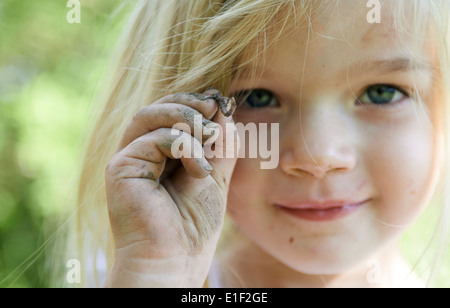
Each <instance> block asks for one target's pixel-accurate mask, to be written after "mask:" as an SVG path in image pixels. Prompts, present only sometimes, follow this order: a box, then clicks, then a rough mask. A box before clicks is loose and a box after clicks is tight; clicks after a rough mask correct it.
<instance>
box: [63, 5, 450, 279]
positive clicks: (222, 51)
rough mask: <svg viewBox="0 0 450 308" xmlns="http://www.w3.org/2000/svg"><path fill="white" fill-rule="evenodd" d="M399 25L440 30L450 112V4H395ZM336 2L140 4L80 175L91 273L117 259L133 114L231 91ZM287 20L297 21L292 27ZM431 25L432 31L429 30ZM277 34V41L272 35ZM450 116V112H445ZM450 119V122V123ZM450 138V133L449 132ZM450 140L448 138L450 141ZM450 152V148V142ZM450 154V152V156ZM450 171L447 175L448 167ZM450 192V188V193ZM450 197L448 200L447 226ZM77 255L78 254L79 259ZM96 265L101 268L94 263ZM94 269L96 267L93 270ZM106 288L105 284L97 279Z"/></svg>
mask: <svg viewBox="0 0 450 308" xmlns="http://www.w3.org/2000/svg"><path fill="white" fill-rule="evenodd" d="M395 2H396V3H398V4H397V11H398V12H397V13H396V15H395V16H398V18H397V19H396V20H395V27H396V28H397V29H398V30H399V31H400V32H401V33H405V37H408V36H410V37H409V39H410V38H411V37H413V38H414V37H416V36H417V35H425V34H424V33H423V32H422V30H423V29H425V28H426V27H428V25H430V24H431V25H433V27H434V29H435V30H436V39H437V41H438V46H439V49H438V55H439V61H440V67H441V68H442V69H441V75H442V81H441V89H440V90H442V91H441V93H442V96H441V97H440V101H441V102H442V103H443V102H444V101H445V102H447V103H446V104H443V105H444V107H443V108H448V106H449V104H448V102H449V97H450V96H449V93H448V87H447V86H444V85H450V78H449V53H448V49H447V48H448V46H447V42H449V39H448V37H447V36H448V32H447V27H448V19H449V16H448V13H449V8H448V1H445V0H414V1H412V0H405V1H395ZM333 3H337V2H335V1H308V0H299V1H295V0H270V1H264V0H257V1H255V0H215V1H211V0H192V1H189V0H181V1H180V0H140V1H137V4H136V7H135V9H134V10H133V11H132V13H131V15H130V17H129V21H128V23H127V25H126V27H125V29H124V32H123V35H122V37H121V39H120V40H119V42H118V49H117V51H116V53H115V55H114V57H113V60H114V68H112V70H111V73H110V74H109V76H110V80H108V86H107V89H108V92H107V93H105V95H103V97H102V98H101V99H99V103H100V104H99V105H98V106H96V107H97V108H99V109H98V110H100V113H99V114H98V117H97V120H96V122H95V124H94V126H93V127H92V129H91V130H92V132H91V137H90V139H89V142H88V144H87V148H86V152H85V159H84V162H83V167H82V171H81V175H80V181H79V191H78V209H77V210H78V219H77V222H76V226H75V227H76V230H77V231H76V236H75V237H74V238H73V241H72V242H70V243H69V248H70V249H75V250H77V251H78V252H79V253H78V255H77V258H78V259H79V260H80V263H81V265H82V267H83V269H84V274H83V275H82V277H87V276H89V275H92V274H89V273H87V272H88V271H92V270H94V272H95V269H96V268H97V266H98V265H97V264H96V262H97V256H98V255H104V256H105V259H106V263H107V269H109V268H111V267H112V264H113V261H114V260H113V257H114V247H113V243H114V242H113V238H112V234H111V231H110V226H109V219H108V211H107V205H106V196H105V187H104V186H105V185H104V170H105V168H106V165H107V163H108V161H109V159H110V158H111V156H112V155H113V153H114V152H115V150H116V146H117V144H118V142H119V139H120V137H121V135H122V133H123V131H124V130H125V127H126V126H127V125H128V123H129V121H130V119H131V118H132V116H133V115H134V114H135V113H136V112H137V111H138V109H139V108H141V107H142V106H146V105H148V104H150V103H151V102H153V101H155V100H157V99H158V98H161V97H162V96H164V95H167V94H169V93H176V92H185V91H190V92H191V91H192V92H202V91H204V90H205V89H206V88H208V87H211V86H214V87H216V88H218V89H220V90H221V91H223V92H224V93H227V90H228V87H229V85H230V82H231V80H232V78H234V77H235V76H236V75H238V74H249V75H250V77H251V76H252V75H254V74H255V72H254V70H253V68H254V66H253V65H254V63H255V61H254V60H255V59H257V58H259V56H260V55H261V54H262V53H263V52H264V49H265V48H259V49H258V46H261V43H262V44H263V46H265V47H267V46H269V45H271V44H272V43H274V42H276V39H277V38H278V35H279V33H281V30H280V28H281V29H288V28H289V27H294V26H296V25H298V23H308V22H310V21H311V19H312V15H311V14H312V13H311V12H312V9H313V8H317V7H318V6H322V5H333ZM406 7H408V9H410V10H412V11H413V12H414V13H415V14H414V16H415V18H416V20H415V25H416V27H415V28H414V29H411V27H410V26H408V27H407V26H406V22H407V23H408V24H409V23H410V20H406V17H402V16H404V15H403V12H404V11H405V9H406ZM287 16H292V17H295V23H289V22H288V21H289V19H288V18H286V17H287ZM425 26H426V27H425ZM268 34H271V35H268ZM444 114H445V115H447V117H448V116H450V110H445V112H444ZM449 123H450V118H448V119H447V118H446V119H445V124H446V125H449ZM445 131H446V132H450V127H448V126H447V127H446V128H445ZM448 137H450V135H449V134H448V133H447V134H446V140H449V139H448ZM446 145H447V146H449V145H450V142H446ZM449 150H450V149H446V153H449V152H450V151H449ZM448 168H449V167H448V165H446V170H447V169H448ZM445 192H448V193H450V188H447V189H445ZM449 196H450V195H448V194H445V197H446V200H445V204H446V206H445V207H444V209H445V211H444V212H443V213H445V215H443V216H442V224H441V226H442V227H443V228H444V227H445V226H446V225H447V221H448V219H447V217H448V214H449V213H448V209H449V206H447V204H449V202H450V200H447V199H448V197H449ZM71 255H72V256H73V254H71ZM92 263H93V264H92ZM88 264H91V265H89V266H88ZM97 283H98V281H97Z"/></svg>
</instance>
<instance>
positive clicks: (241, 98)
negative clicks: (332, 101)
mask: <svg viewBox="0 0 450 308" xmlns="http://www.w3.org/2000/svg"><path fill="white" fill-rule="evenodd" d="M376 87H386V88H391V89H394V90H395V91H398V92H399V93H401V94H402V95H403V96H404V97H403V98H401V99H399V100H397V101H394V102H387V103H374V102H372V103H370V102H369V103H367V102H363V101H361V97H363V96H364V95H367V96H369V95H368V91H369V90H370V89H371V88H376ZM385 90H386V89H385ZM254 91H267V92H269V93H270V94H271V95H273V96H274V99H275V100H276V101H277V102H278V99H277V96H276V95H275V94H274V93H273V92H272V91H269V90H266V89H259V88H257V89H249V90H242V91H239V92H237V93H235V94H233V95H231V96H233V97H234V98H235V99H236V102H237V104H238V107H239V106H242V105H244V104H245V103H247V105H250V104H249V103H248V102H247V99H248V98H249V96H250V95H251V94H252V93H253V92H254ZM408 92H409V91H407V90H405V89H403V88H402V87H399V86H395V85H392V84H381V83H380V84H373V85H369V86H368V87H366V88H365V90H364V91H363V92H362V93H361V94H360V95H359V96H358V97H357V99H356V105H359V106H362V105H370V106H371V107H374V108H381V109H386V108H392V107H394V106H396V105H398V104H400V103H402V102H403V101H405V100H406V99H408V98H410V97H411V94H409V93H408ZM394 95H395V94H394ZM394 97H395V96H394ZM247 107H249V108H252V109H264V108H270V107H274V106H263V107H255V106H247Z"/></svg>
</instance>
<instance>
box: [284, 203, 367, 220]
mask: <svg viewBox="0 0 450 308" xmlns="http://www.w3.org/2000/svg"><path fill="white" fill-rule="evenodd" d="M368 201H369V199H367V200H364V201H360V202H354V201H346V200H338V201H327V202H315V201H312V202H301V203H289V204H284V205H280V204H277V205H276V206H277V207H278V208H280V209H281V210H282V211H284V212H286V213H287V214H289V215H292V216H294V217H297V218H301V219H305V220H310V221H331V220H336V219H339V218H343V217H345V216H348V215H350V214H351V213H353V212H355V211H356V210H357V209H359V208H360V207H361V206H362V205H364V204H365V203H366V202H368Z"/></svg>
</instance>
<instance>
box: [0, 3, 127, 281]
mask: <svg viewBox="0 0 450 308" xmlns="http://www.w3.org/2000/svg"><path fill="white" fill-rule="evenodd" d="M123 2H125V1H119V0H81V1H80V3H81V11H80V12H81V15H80V17H81V19H80V21H81V23H72V24H71V23H69V22H68V21H67V18H66V17H67V14H68V13H69V12H70V10H71V9H72V8H73V7H70V8H68V7H66V5H67V3H68V1H67V0H38V1H36V0H0V287H48V286H50V285H49V283H50V282H49V279H48V278H49V268H48V265H46V262H45V260H46V258H47V259H48V257H49V255H50V254H52V253H55V252H54V251H52V248H51V245H49V244H51V243H52V242H53V241H52V238H51V236H52V235H54V234H55V232H56V230H57V227H58V224H60V222H58V219H57V218H59V217H64V216H65V215H66V214H69V213H64V211H67V205H68V204H69V202H68V200H67V198H69V196H71V197H72V196H73V195H74V193H73V192H72V191H70V189H71V187H73V184H74V182H75V180H76V176H77V170H76V169H77V166H78V164H79V161H80V155H81V154H80V146H81V139H82V137H83V132H84V131H83V130H84V128H85V127H86V124H87V123H86V119H87V116H88V106H89V103H90V101H92V99H91V97H92V95H93V93H94V91H95V89H96V87H97V85H98V83H99V80H100V79H101V74H102V72H103V70H104V68H105V66H106V56H107V54H108V53H109V51H110V50H111V49H112V47H113V45H114V41H115V39H116V38H117V35H118V34H119V30H120V27H121V23H120V21H121V20H122V19H123V18H120V16H121V14H122V15H123V12H122V11H119V13H117V8H119V7H120V5H121V4H122V3H123ZM47 239H51V240H50V241H49V242H47V243H46V244H45V245H44V243H45V242H46V240H47ZM43 245H44V246H43ZM56 253H61V254H62V252H56Z"/></svg>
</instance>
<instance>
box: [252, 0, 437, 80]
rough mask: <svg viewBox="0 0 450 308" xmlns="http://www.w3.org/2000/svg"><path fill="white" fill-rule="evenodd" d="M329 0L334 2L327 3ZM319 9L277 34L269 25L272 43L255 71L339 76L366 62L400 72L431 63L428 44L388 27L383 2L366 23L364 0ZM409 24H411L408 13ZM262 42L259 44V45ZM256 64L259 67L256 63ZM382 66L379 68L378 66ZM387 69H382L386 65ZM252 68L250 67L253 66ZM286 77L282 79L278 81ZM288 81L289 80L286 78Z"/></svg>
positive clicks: (389, 12)
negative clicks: (376, 19)
mask: <svg viewBox="0 0 450 308" xmlns="http://www.w3.org/2000/svg"><path fill="white" fill-rule="evenodd" d="M333 2H334V1H333ZM334 3H336V5H330V6H322V7H321V8H320V9H317V10H316V11H312V12H311V13H310V15H309V16H303V17H302V20H300V19H297V20H294V19H295V17H292V16H289V17H288V18H293V19H292V22H290V23H289V26H287V27H284V28H283V29H282V30H280V29H277V28H276V27H274V28H273V29H272V30H271V31H270V32H269V33H266V34H265V35H267V37H269V41H270V38H271V37H273V38H276V41H275V44H273V45H270V46H269V47H268V48H265V47H266V46H260V47H258V48H257V49H258V50H264V53H263V54H261V55H260V58H259V59H258V60H257V61H256V62H257V64H256V66H257V70H259V71H260V72H261V73H263V72H265V73H267V72H269V73H273V75H277V74H278V75H279V76H277V77H282V76H281V75H285V72H293V73H294V74H297V72H298V71H303V72H305V70H307V71H308V76H309V77H311V78H313V79H315V78H323V76H315V74H323V72H324V71H326V72H329V73H330V78H332V76H331V74H335V75H336V76H337V75H339V74H341V75H342V74H344V73H345V74H349V73H350V74H351V73H352V72H355V73H360V72H361V71H362V70H363V69H364V68H363V67H362V66H363V65H362V64H364V65H366V64H368V65H372V66H376V65H377V63H379V64H380V67H379V68H380V69H383V68H386V69H393V70H395V69H403V68H404V67H405V66H409V65H411V64H415V63H418V64H419V63H427V64H431V63H432V62H434V57H433V56H432V55H433V46H432V44H426V43H425V42H429V41H430V40H428V41H426V40H425V37H409V38H408V39H404V38H405V37H407V36H404V35H403V34H402V33H400V32H399V31H398V29H396V27H395V26H394V20H395V18H396V16H394V15H393V13H392V11H393V10H391V9H390V6H389V5H388V4H386V2H385V4H386V5H384V6H383V7H382V8H381V10H380V23H371V22H369V20H368V15H369V14H370V11H371V8H368V7H367V6H366V2H365V1H336V2H334ZM410 20H411V22H412V21H413V20H414V18H413V16H412V15H411V18H410ZM265 43H266V40H259V44H265ZM259 64H261V65H259ZM383 65H384V66H383ZM389 65H390V66H391V67H388V66H389ZM253 69H254V68H253ZM284 78H286V77H284ZM287 78H289V77H287Z"/></svg>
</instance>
